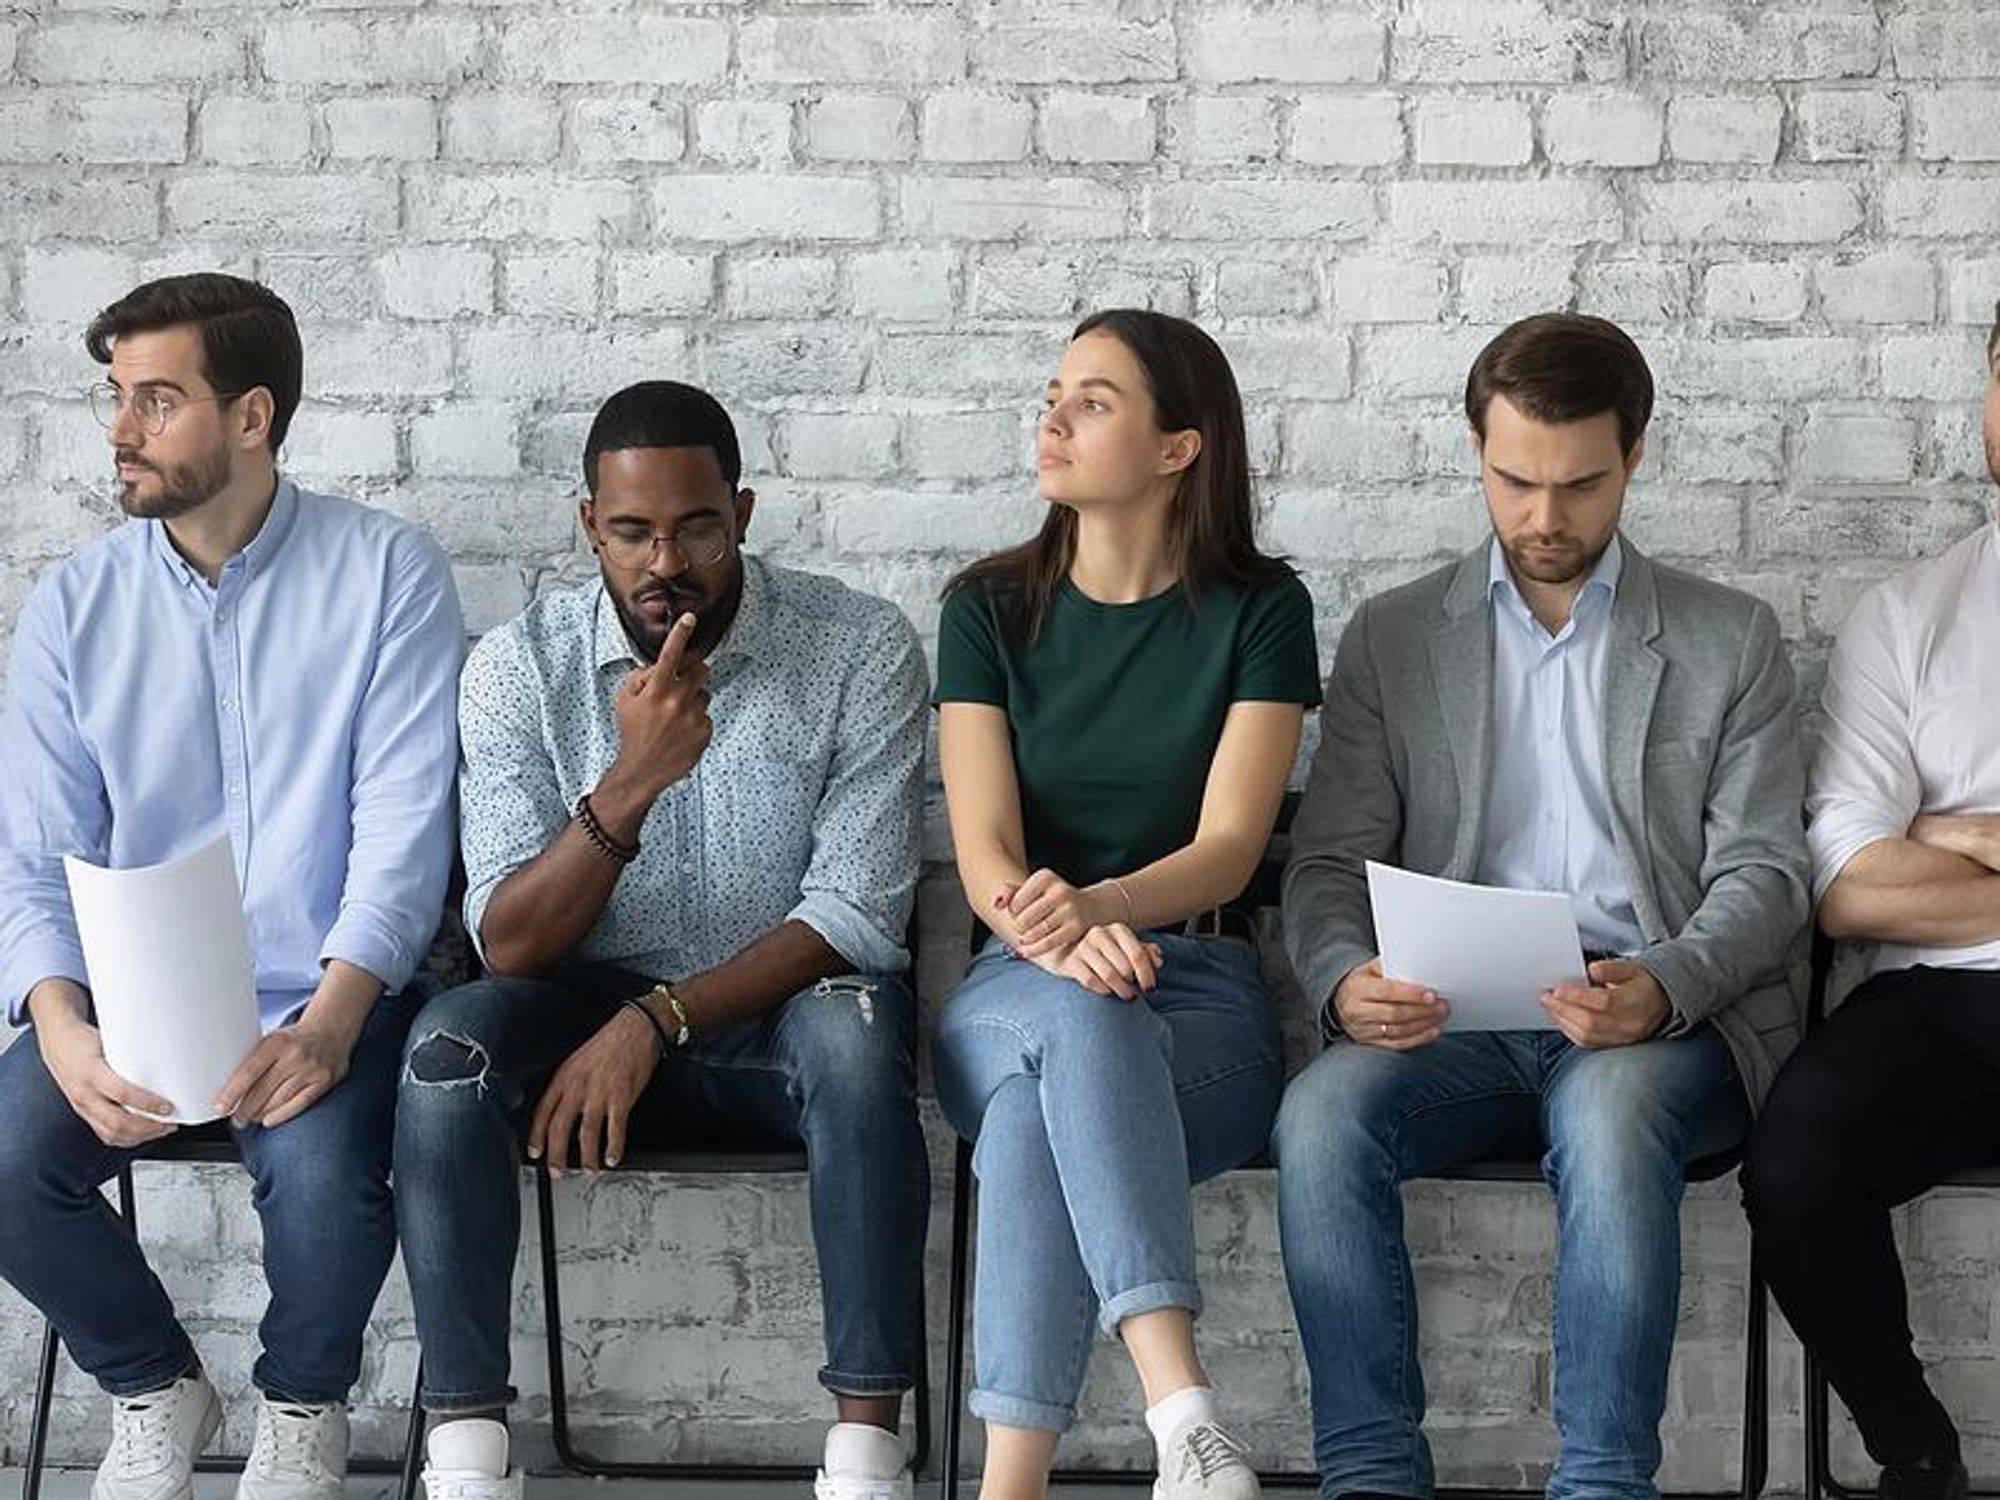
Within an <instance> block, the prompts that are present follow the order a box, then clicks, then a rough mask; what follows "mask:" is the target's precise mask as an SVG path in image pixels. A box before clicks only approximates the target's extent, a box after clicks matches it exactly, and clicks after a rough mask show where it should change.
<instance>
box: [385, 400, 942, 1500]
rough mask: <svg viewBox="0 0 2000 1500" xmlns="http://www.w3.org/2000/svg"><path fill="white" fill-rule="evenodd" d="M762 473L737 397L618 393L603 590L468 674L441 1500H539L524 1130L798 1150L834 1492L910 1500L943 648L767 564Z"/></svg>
mask: <svg viewBox="0 0 2000 1500" xmlns="http://www.w3.org/2000/svg"><path fill="white" fill-rule="evenodd" d="M741 469H742V461H741V458H740V456H739V452H738V447H737V440H736V433H735V429H734V427H733V425H732V424H731V422H730V420H729V417H728V414H727V413H725V412H724V411H723V409H722V407H721V406H720V405H719V404H718V403H717V402H716V401H715V400H714V398H713V397H711V396H709V395H707V394H706V393H705V392H702V391H699V390H696V389H694V388H693V387H691V386H686V385H681V384H678V383H676V382H671V381H648V382H644V383H642V384H639V385H634V386H631V387H628V388H627V389H625V390H622V391H620V392H619V393H618V394H617V395H615V396H613V397H612V398H611V399H610V400H609V401H608V402H606V403H605V405H604V407H603V409H602V410H600V411H599V412H598V414H597V418H596V420H595V422H594V423H593V424H592V426H591V429H590V434H589V437H588V439H587V440H586V442H585V445H584V453H583V473H584V480H585V482H586V485H587V486H588V490H589V498H587V499H585V500H584V501H583V502H582V504H581V505H580V507H579V519H580V520H581V523H582V526H583V532H584V535H585V536H586V537H587V538H588V539H589V541H590V545H591V549H592V550H593V551H594V552H595V553H596V554H597V561H598V568H599V574H600V576H599V577H598V578H597V579H594V580H592V581H591V582H590V583H589V584H587V585H584V586H582V587H577V588H568V589H559V590H556V591H554V592H551V593H549V594H547V595H545V596H544V597H543V598H541V599H539V600H538V601H536V602H535V603H534V604H532V605H530V606H529V608H528V609H527V611H526V612H525V613H524V614H522V615H521V616H519V617H518V618H517V619H515V620H513V621H511V622H510V623H508V624H507V625H504V626H502V627H501V628H500V629H498V630H496V631H494V632H493V633H492V634H490V635H488V636H487V637H486V638H485V639H484V640H483V641H481V642H480V643H479V645H478V647H477V648H475V650H474V651H473V654H472V657H471V659H470V660H469V661H468V663H467V664H466V670H465V675H464V680H463V682H462V684H461V688H460V704H459V725H460V734H461V737H462V742H463V765H462V770H461V775H460V799H461V803H462V807H463V813H462V834H461V838H462V843H463V847H464V855H465V874H466V884H467V889H466V895H465V923H466V927H467V929H468V930H469V931H470V932H471V934H472V935H473V937H474V940H475V941H476V943H477V944H478V947H479V950H480V954H481V956H482V958H483V959H484V961H485V965H486V968H487V970H488V973H489V977H488V978H486V979H483V980H481V981H479V982H477V983H474V984H471V985H467V986H464V987H462V988H459V989H456V990H453V991H451V992H449V993H448V994H445V995H442V996H439V997H438V998H437V999H436V1000H434V1001H432V1002H431V1004H430V1006H429V1007H428V1008H427V1009H426V1010H425V1011H424V1012H423V1014H422V1016H420V1017H419V1019H418V1021H417V1024H416V1026H415V1028H414V1029H413V1030H412V1032H411V1036H410V1043H409V1048H408V1053H407V1063H406V1067H405V1070H404V1076H403V1084H402V1089H401V1095H400V1100H399V1105H398V1119H397V1127H396V1188H397V1216H398V1220H399V1226H400V1229H401V1233H402V1242H403V1255H404V1261H405V1264H406V1265H407V1267H408V1269H409V1275H410V1286H411V1291H412V1294H413V1298H414V1301H415V1305H416V1315H417V1332H418V1335H419V1337H420V1338H421V1339H422V1342H423V1361H424V1365H423V1369H424V1382H423V1393H422V1399H423V1402H424V1405H425V1408H426V1409H427V1410H428V1411H429V1412H430V1413H432V1415H433V1416H434V1417H435V1418H437V1419H438V1421H437V1425H436V1426H435V1427H434V1428H433V1430H432V1432H431V1435H430V1438H429V1441H428V1447H427V1457H428V1460H429V1462H428V1465H427V1466H426V1468H425V1471H424V1475H425V1482H426V1484H427V1485H428V1487H429V1490H430V1494H431V1500H446V1497H447V1496H449V1497H450V1500H508V1497H512V1496H517V1495H518V1494H519V1492H520V1487H521V1481H520V1477H519V1475H518V1474H517V1473H513V1472H511V1471H510V1468H509V1458H508V1441H507V1428H506V1425H505V1424H506V1411H507V1406H508V1403H509V1402H511V1401H512V1400H513V1399H514V1394H515V1393H514V1390H513V1388H512V1387H511V1386H510V1385H509V1384H508V1373H509V1371H508V1334H509V1330H510V1321H511V1320H510V1313H511V1309H512V1296H511V1291H512V1281H513V1265H514V1255H515V1250H516V1247H517V1245H518V1243H519V1239H520V1197H519V1193H518V1192H517V1190H516V1183H515V1172H516V1169H517V1163H518V1161H519V1152H520V1149H521V1137H522V1133H523V1131H524V1130H525V1134H526V1141H527V1150H528V1153H529V1155H531V1156H533V1157H537V1158H539V1159H541V1160H544V1161H546V1162H547V1164H548V1166H549V1168H550V1170H551V1171H558V1172H559V1171H563V1170H566V1169H568V1168H570V1167H571V1166H575V1167H579V1168H581V1169H582V1170H584V1171H586V1172H590V1173H595V1172H597V1171H599V1170H600V1169H602V1168H607V1167H615V1166H616V1165H617V1164H618V1162H619V1160H620V1158H621V1157H622V1156H623V1155H624V1153H625V1151H626V1149H627V1145H628V1142H630V1143H644V1144H648V1145H655V1146H672V1147H677V1148H689V1147H694V1148H699V1147H725V1148H729V1147H745V1146H756V1147H775V1148H780V1149H798V1148H799V1147H800V1146H801V1145H803V1147H804V1150H805V1152H806V1156H807V1158H808V1162H809V1170H810V1186H809V1194H810V1199H811V1216H812V1229H813V1239H814V1242H815V1245H816V1247H817V1249H818V1252H819V1263H820V1276H821V1284H822V1306H823V1313H824V1322H825V1335H826V1349H827V1358H826V1363H825V1365H824V1366H823V1367H822V1368H821V1370H820V1372H819V1379H820V1383H821V1384H822V1385H823V1386H825V1387H826V1389H827V1390H828V1391H830V1392H831V1393H832V1394H833V1396H834V1398H835V1402H836V1405H837V1409H838V1416H839V1420H838V1421H837V1422H836V1423H835V1424H834V1426H833V1427H832V1429H831V1431H830V1432H829V1433H828V1436H827V1442H826V1450H825V1460H824V1463H823V1466H822V1468H821V1471H820V1475H819V1479H818V1484H817V1494H818V1496H819V1497H820V1500H901V1497H907V1496H908V1495H909V1494H910V1479H909V1475H908V1473H907V1472H906V1461H905V1457H904V1452H903V1446H902V1443H901V1440H900V1439H899V1438H898V1437H897V1436H896V1429H897V1426H898V1421H899V1414H900V1410H901V1406H902V1396H903V1392H904V1391H905V1390H907V1389H909V1388H910V1387H911V1385H913V1384H914V1382H915V1376H916V1370H917V1367H918V1364H919V1362H920V1361H921V1360H922V1359H923V1358H924V1351H923V1348H922V1344H921V1334H920V1328H921V1307H922V1295H923V1242H924V1228H925V1222H926V1217H927V1214H928V1194H929V1168H928V1162H927V1158H926V1156H925V1152H924V1142H923V1135H922V1132H921V1130H920V1128H919V1126H918V1123H917V1115H916V1101H915V1075H916V1068H915V1037H916V1014H915V1002H914V998H913V996H912V993H911V989H910V986H909V983H908V981H907V978H906V977H905V976H906V971H907V969H908V967H909V962H910V955H909V954H908V953H906V952H905V951H904V946H903V942H904V928H905V924H906V922H907V920H908V917H909V912H910V907H911V902H912V899H913V897H914V894H915V888H916V878H917V871H918V863H919V859H920V853H921V847H920V846H921V825H922V798H923V782H922V773H923V753H924V719H925V692H926V688H927V682H926V676H925V672H924V664H923V656H922V653H921V650H920V648H919V646H918V644H917V639H916V634H915V632H914V631H913V630H912V629H911V627H910V625H909V623H908V621H906V620H905V619H904V618H903V616H902V614H901V613H900V612H899V611H898V610H897V609H896V608H895V607H894V606H893V605H891V604H888V603H886V602H885V601H883V600H880V599H875V598H871V597H870V596H868V595H866V594H862V593H858V592H856V591H854V590H852V589H850V588H847V587H845V586H844V585H842V584H840V583H837V582H835V581H834V580H833V579H830V578H822V577H816V576H814V575H811V574H807V573H800V572H794V571H792V570H791V569H788V568H781V567H777V566H775V565H773V564H770V563H767V562H765V561H763V560H762V559H760V558H756V557H750V556H746V555H745V554H744V552H743V551H742V545H743V541H744V538H745V535H746V533H747V532H748V529H749V526H750V519H751V514H752V512H753V510H754V508H755V505H756V496H755V495H754V494H753V493H752V492H751V491H750V490H749V489H747V488H744V487H742V485H741V482H740V481H741ZM743 1232H744V1234H745V1237H746V1238H748V1237H750V1236H754V1235H758V1234H760V1233H761V1232H762V1231H761V1230H760V1229H758V1228H756V1227H753V1226H745V1228H744V1231H743ZM708 1237H709V1236H702V1237H700V1238H703V1239H706V1238H708ZM663 1274H664V1275H666V1276H669V1277H672V1276H673V1275H675V1274H676V1270H675V1268H673V1267H671V1266H670V1267H668V1268H666V1269H665V1270H664V1272H663ZM725 1310H726V1309H724V1308H720V1307H718V1308H717V1310H716V1311H717V1313H718V1314H721V1313H723V1312H724V1311H725Z"/></svg>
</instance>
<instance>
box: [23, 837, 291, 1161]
mask: <svg viewBox="0 0 2000 1500" xmlns="http://www.w3.org/2000/svg"><path fill="white" fill-rule="evenodd" d="M63 867H64V869H65V871H66V872H67V873H68V875H69V890H70V901H71V904H72V906H73V907H74V908H75V911H76V926H77V933H78V936H79V937H81V938H82V940H83V961H84V967H85V968H86V969H87V970H88V971H89V973H90V993H91V999H92V1001H93V1003H94V1004H95V1006H96V1008H97V1025H98V1029H99V1030H100V1031H101V1032H102V1033H103V1038H104V1061H105V1062H106V1063H107V1064H108V1065H109V1066H110V1068H111V1070H112V1071H113V1072H114V1073H116V1074H118V1075H119V1076H120V1077H122V1078H124V1079H128V1080H130V1081H131V1082H132V1083H134V1084H136V1085H138V1086H139V1087H140V1088H142V1089H146V1090H149V1091H150V1092H152V1093H154V1094H157V1095H160V1096H162V1097H164V1098H165V1099H167V1100H170V1101H171V1102H172V1105H173V1110H172V1113H171V1115H170V1116H169V1118H171V1119H172V1120H174V1121H175V1122H176V1123H178V1124H182V1125H195V1124H200V1123H201V1122H203V1121H205V1120H212V1119H214V1118H215V1117H216V1116H217V1115H218V1114H220V1113H221V1111H220V1110H218V1109H217V1108H216V1106H215V1102H214V1101H215V1096H216V1094H217V1092H218V1091H219V1090H220V1089H221V1087H222V1085H223V1082H224V1081H225V1080H226V1079H227V1078H228V1077H229V1076H230V1073H231V1071H232V1070H233V1069H234V1068H235V1067H236V1065H237V1064H238V1063H240V1062H241V1061H242V1060H243V1058H244V1057H245V1056H246V1055H247V1054H248V1053H249V1051H250V1050H251V1048H253V1047H255V1046H256V1045H257V1041H258V1037H259V1035H260V1034H261V1032H262V1027H261V1026H260V1025H259V1023H258V1018H257V992H256V984H255V978H254V971H253V970H252V968H251V966H250V932H249V927H248V925H247V924H246V922H245V921H244V917H243V895H242V891H241V890H240V889H239V887H238V885H237V882H236V862H235V859H234V858H233V856H232V855H231V853H230V847H229V839H228V837H227V836H226V835H223V836H219V837H217V838H216V839H215V840H214V841H213V842H212V843H210V844H208V845H207V846H205V847H204V848H201V849H198V850H196V851H195V852H194V853H192V854H188V855H184V856H182V857H181V858H179V859H174V860H169V861H167V862H166V863H165V864H159V865H151V866H148V867H146V868H144V869H133V870H107V869H103V868H101V867H99V866H97V865H93V864H88V863H86V862H85V861H83V860H80V859H75V858H65V859H64V860H63Z"/></svg>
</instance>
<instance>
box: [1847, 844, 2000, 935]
mask: <svg viewBox="0 0 2000 1500" xmlns="http://www.w3.org/2000/svg"><path fill="white" fill-rule="evenodd" d="M1819 924H1820V926H1821V928H1823V929H1824V930H1825V932H1826V933H1827V935H1828V936H1829V937H1835V938H1857V939H1864V940H1868V941H1873V942H1888V943H1909V944H1913V945H1919V946H1927V947H1943V948H1959V947H1967V946H1970V945H1972V944H1974V943H1983V942H1988V941H1991V940H1993V939H1995V938H2000V875H1996V874H1994V873H1993V872H1992V871H1991V870H1988V869H1987V868H1986V867H1985V866H1984V865H1982V864H1980V863H1979V862H1978V861H1977V860H1974V859H1970V858H1968V857H1966V856H1965V855H1962V854H1955V853H1953V852H1951V851H1950V850H1947V849H1940V848H1936V847H1933V846H1932V845H1930V844H1924V843H1918V842H1917V841H1916V840H1914V839H1878V840H1877V841H1876V842H1874V843H1872V844H1870V845H1868V846H1867V847H1866V848H1865V849H1863V850H1861V852H1860V853H1858V854H1856V855H1855V856H1854V857H1853V858H1852V859H1850V860H1849V861H1848V862H1847V865H1846V867H1845V868H1844V869H1843V870H1842V871H1841V872H1840V874H1839V875H1837V876H1836V877H1835V878H1834V882H1833V884H1832V885H1831V886H1829V887H1828V888H1827V892H1826V895H1825V896H1823V897H1822V898H1821V899H1820V904H1819Z"/></svg>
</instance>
